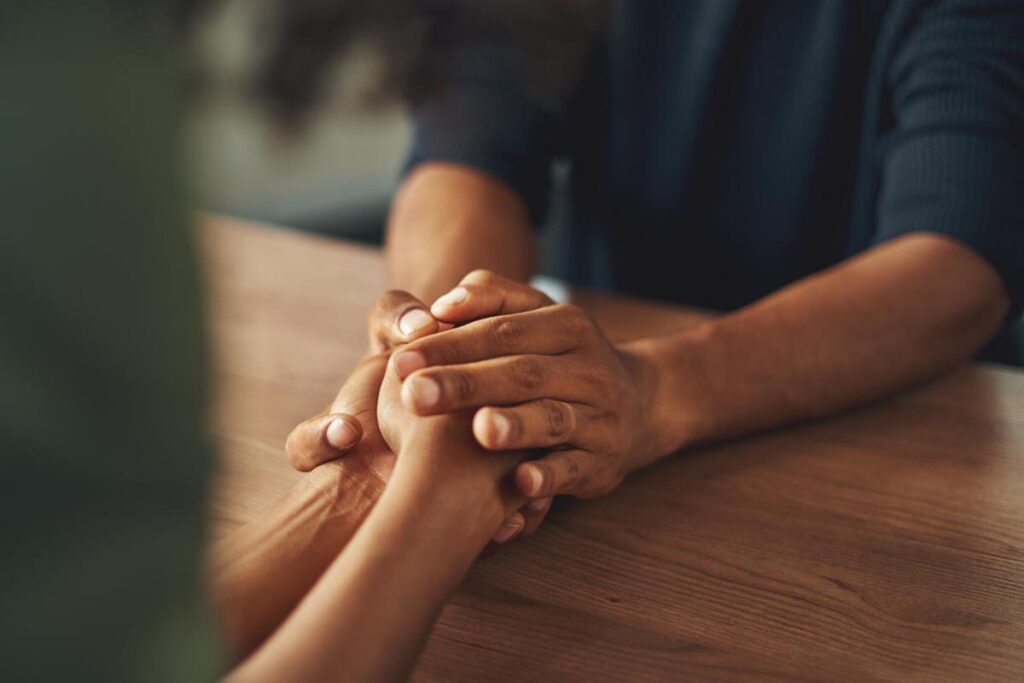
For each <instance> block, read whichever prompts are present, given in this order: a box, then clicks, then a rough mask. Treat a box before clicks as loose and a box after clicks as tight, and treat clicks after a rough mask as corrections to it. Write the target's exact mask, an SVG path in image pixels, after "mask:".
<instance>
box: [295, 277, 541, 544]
mask: <svg viewBox="0 0 1024 683" xmlns="http://www.w3.org/2000/svg"><path fill="white" fill-rule="evenodd" d="M441 327H442V326H441V325H439V324H438V321H437V320H436V319H435V318H434V317H433V316H432V315H431V314H430V313H429V312H428V310H427V306H426V305H425V304H423V303H422V302H421V301H420V300H419V299H417V298H416V297H414V296H413V295H411V294H409V293H408V292H401V291H397V290H393V291H389V292H386V293H385V294H384V295H382V296H381V297H380V298H379V299H378V300H377V304H376V306H375V307H374V308H373V310H372V311H371V312H370V316H369V331H370V348H371V352H372V355H370V356H368V357H367V358H365V359H363V361H361V362H360V364H359V365H358V366H357V367H356V370H354V371H353V373H352V375H351V376H350V377H349V379H348V380H347V381H346V382H345V384H344V385H343V386H342V387H341V390H340V391H339V392H338V395H337V396H336V397H335V399H334V401H333V402H332V403H331V405H330V406H329V407H328V408H327V410H325V411H324V412H322V413H320V414H319V415H317V416H315V417H312V418H310V419H308V420H306V421H305V422H302V423H301V424H299V425H298V426H297V427H295V429H293V430H292V432H291V434H289V436H288V441H287V444H286V451H287V453H288V459H289V460H290V461H291V463H292V466H293V467H295V468H296V469H297V470H300V471H302V472H308V471H310V470H312V469H313V468H314V467H316V466H318V465H320V464H323V463H325V462H328V461H330V460H335V459H337V458H339V457H341V456H347V457H359V458H362V459H363V460H365V461H366V463H367V464H368V465H369V466H370V471H372V472H374V474H375V475H376V476H377V477H379V478H380V480H381V481H382V482H385V481H387V479H388V477H389V476H390V475H391V472H392V470H393V468H394V459H395V455H394V454H395V451H393V450H392V449H391V448H390V447H389V446H388V444H387V443H386V441H385V440H384V438H383V436H382V435H381V433H380V428H379V426H378V421H377V412H378V411H377V398H378V394H379V392H380V389H381V381H382V379H383V375H384V367H385V366H386V364H387V360H388V355H389V353H390V352H391V350H392V349H394V348H395V347H396V346H398V345H400V344H403V343H407V342H409V341H412V340H415V339H419V338H421V337H424V336H426V335H429V334H432V333H434V332H437V331H438V329H441ZM444 327H447V326H444ZM535 507H536V506H534V508H535ZM534 508H530V506H525V507H524V509H523V510H522V511H521V512H514V513H512V514H511V515H509V517H508V519H506V520H505V523H504V525H502V527H501V528H500V529H499V530H498V532H497V533H496V534H495V538H494V541H495V542H496V543H499V544H500V543H506V542H508V541H510V540H512V539H513V538H515V537H516V536H518V535H519V533H520V532H522V530H523V529H524V528H527V527H528V525H529V523H530V522H531V520H532V519H533V518H534V517H535V516H536V514H537V513H536V511H535V509H534ZM544 510H546V506H544ZM538 522H539V520H538ZM534 526H536V524H534Z"/></svg>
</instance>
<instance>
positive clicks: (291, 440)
mask: <svg viewBox="0 0 1024 683" xmlns="http://www.w3.org/2000/svg"><path fill="white" fill-rule="evenodd" d="M362 435H363V431H362V427H361V426H360V424H359V420H357V419H355V418H354V417H352V416H351V415H340V414H330V415H320V416H318V417H314V418H311V419H309V420H306V421H305V422H303V423H302V424H300V425H299V426H297V427H296V428H295V429H293V430H292V433H291V434H289V435H288V441H287V442H286V444H285V450H286V451H287V453H288V460H289V461H290V462H291V464H292V467H294V468H295V469H297V470H299V471H301V472H308V471H309V470H311V469H313V468H314V467H316V466H317V465H319V464H320V463H322V462H326V461H328V460H334V459H335V458H338V457H340V456H341V455H343V454H344V453H345V452H346V451H348V450H350V449H351V448H352V447H353V446H355V445H356V444H357V443H359V440H360V438H362Z"/></svg>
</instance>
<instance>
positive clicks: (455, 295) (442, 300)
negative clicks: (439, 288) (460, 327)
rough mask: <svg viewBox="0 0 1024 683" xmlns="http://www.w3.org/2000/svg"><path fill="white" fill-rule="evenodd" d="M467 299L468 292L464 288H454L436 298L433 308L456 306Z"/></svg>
mask: <svg viewBox="0 0 1024 683" xmlns="http://www.w3.org/2000/svg"><path fill="white" fill-rule="evenodd" d="M467 298H469V291H468V290H467V289H466V288H465V287H456V288H455V289H453V290H452V291H450V292H448V293H447V294H445V295H443V296H440V297H438V299H437V301H435V302H434V306H457V305H458V304H461V303H462V302H463V301H465V300H466V299H467Z"/></svg>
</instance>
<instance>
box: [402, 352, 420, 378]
mask: <svg viewBox="0 0 1024 683" xmlns="http://www.w3.org/2000/svg"><path fill="white" fill-rule="evenodd" d="M425 367H427V359H426V357H425V356H424V355H423V354H422V353H420V352H419V351H399V353H398V355H397V356H395V370H397V371H398V376H399V377H401V378H402V379H405V378H406V377H408V376H409V375H411V374H412V373H414V372H416V371H417V370H420V369H422V368H425Z"/></svg>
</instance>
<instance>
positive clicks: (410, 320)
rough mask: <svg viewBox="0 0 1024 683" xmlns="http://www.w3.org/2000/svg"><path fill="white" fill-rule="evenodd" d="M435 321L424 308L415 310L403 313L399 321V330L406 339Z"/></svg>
mask: <svg viewBox="0 0 1024 683" xmlns="http://www.w3.org/2000/svg"><path fill="white" fill-rule="evenodd" d="M433 320H434V317H433V316H432V315H430V314H429V313H427V312H426V311H424V310H423V309H422V308H413V309H411V310H408V311H406V312H405V313H403V314H402V317H401V318H399V319H398V329H399V330H400V331H401V332H402V334H404V335H405V336H406V337H411V336H412V335H413V334H415V333H416V332H418V331H419V330H422V329H423V328H424V327H426V326H427V325H429V324H430V323H431V322H433Z"/></svg>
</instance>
